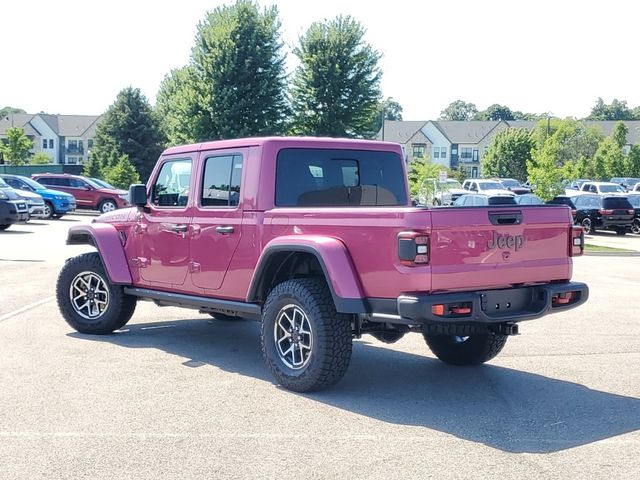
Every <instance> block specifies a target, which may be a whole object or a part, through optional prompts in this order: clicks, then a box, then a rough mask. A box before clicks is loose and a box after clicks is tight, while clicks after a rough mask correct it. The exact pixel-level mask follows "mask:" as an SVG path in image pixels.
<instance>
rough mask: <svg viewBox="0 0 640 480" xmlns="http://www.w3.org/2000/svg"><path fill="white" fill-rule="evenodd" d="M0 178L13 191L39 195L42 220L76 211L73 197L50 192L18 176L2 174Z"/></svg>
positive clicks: (34, 182)
mask: <svg viewBox="0 0 640 480" xmlns="http://www.w3.org/2000/svg"><path fill="white" fill-rule="evenodd" d="M0 177H1V178H2V179H4V181H5V182H7V183H8V184H9V185H11V187H12V188H13V189H15V190H19V191H20V192H33V193H37V194H38V195H40V196H41V197H42V199H43V201H44V206H43V210H44V213H43V215H42V218H51V217H56V218H60V217H62V216H63V215H65V214H67V213H70V212H73V211H74V210H75V209H76V199H75V198H74V196H73V195H70V194H68V193H65V192H61V191H58V190H50V189H48V188H46V187H45V186H44V185H42V184H40V183H38V182H36V181H35V180H32V179H31V178H28V177H22V176H20V175H9V174H3V175H0Z"/></svg>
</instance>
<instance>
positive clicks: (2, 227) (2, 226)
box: [0, 223, 11, 232]
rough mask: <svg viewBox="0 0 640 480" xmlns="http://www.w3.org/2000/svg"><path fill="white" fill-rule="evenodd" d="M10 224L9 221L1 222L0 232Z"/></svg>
mask: <svg viewBox="0 0 640 480" xmlns="http://www.w3.org/2000/svg"><path fill="white" fill-rule="evenodd" d="M10 226H11V224H10V223H3V224H2V225H0V232H1V231H2V230H6V229H7V228H9V227H10Z"/></svg>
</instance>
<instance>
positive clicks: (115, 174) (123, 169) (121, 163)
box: [104, 155, 140, 190]
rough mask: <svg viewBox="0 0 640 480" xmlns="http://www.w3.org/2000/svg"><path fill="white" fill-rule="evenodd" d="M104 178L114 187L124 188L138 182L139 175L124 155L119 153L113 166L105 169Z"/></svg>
mask: <svg viewBox="0 0 640 480" xmlns="http://www.w3.org/2000/svg"><path fill="white" fill-rule="evenodd" d="M104 179H105V181H107V182H108V183H110V184H111V185H113V186H114V187H117V188H123V189H125V190H127V189H128V188H129V186H131V185H132V184H134V183H140V175H138V172H137V171H136V169H135V167H134V166H133V165H132V164H131V162H130V161H129V159H128V158H127V156H126V155H121V156H120V158H119V159H118V161H117V162H116V164H115V165H114V166H113V167H111V168H108V169H106V170H105V172H104Z"/></svg>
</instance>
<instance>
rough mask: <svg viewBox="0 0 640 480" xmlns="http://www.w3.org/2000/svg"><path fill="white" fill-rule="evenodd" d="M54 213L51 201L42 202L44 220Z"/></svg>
mask: <svg viewBox="0 0 640 480" xmlns="http://www.w3.org/2000/svg"><path fill="white" fill-rule="evenodd" d="M54 215H55V209H54V208H53V204H52V203H51V202H44V217H43V218H44V220H50V219H51V218H52V217H53V216H54Z"/></svg>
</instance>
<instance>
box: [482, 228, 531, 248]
mask: <svg viewBox="0 0 640 480" xmlns="http://www.w3.org/2000/svg"><path fill="white" fill-rule="evenodd" d="M523 245H524V235H498V234H497V233H496V231H495V230H494V232H493V238H492V239H491V240H489V241H488V242H487V247H489V250H493V249H494V248H515V249H516V251H518V250H520V249H521V248H522V246H523Z"/></svg>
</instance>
